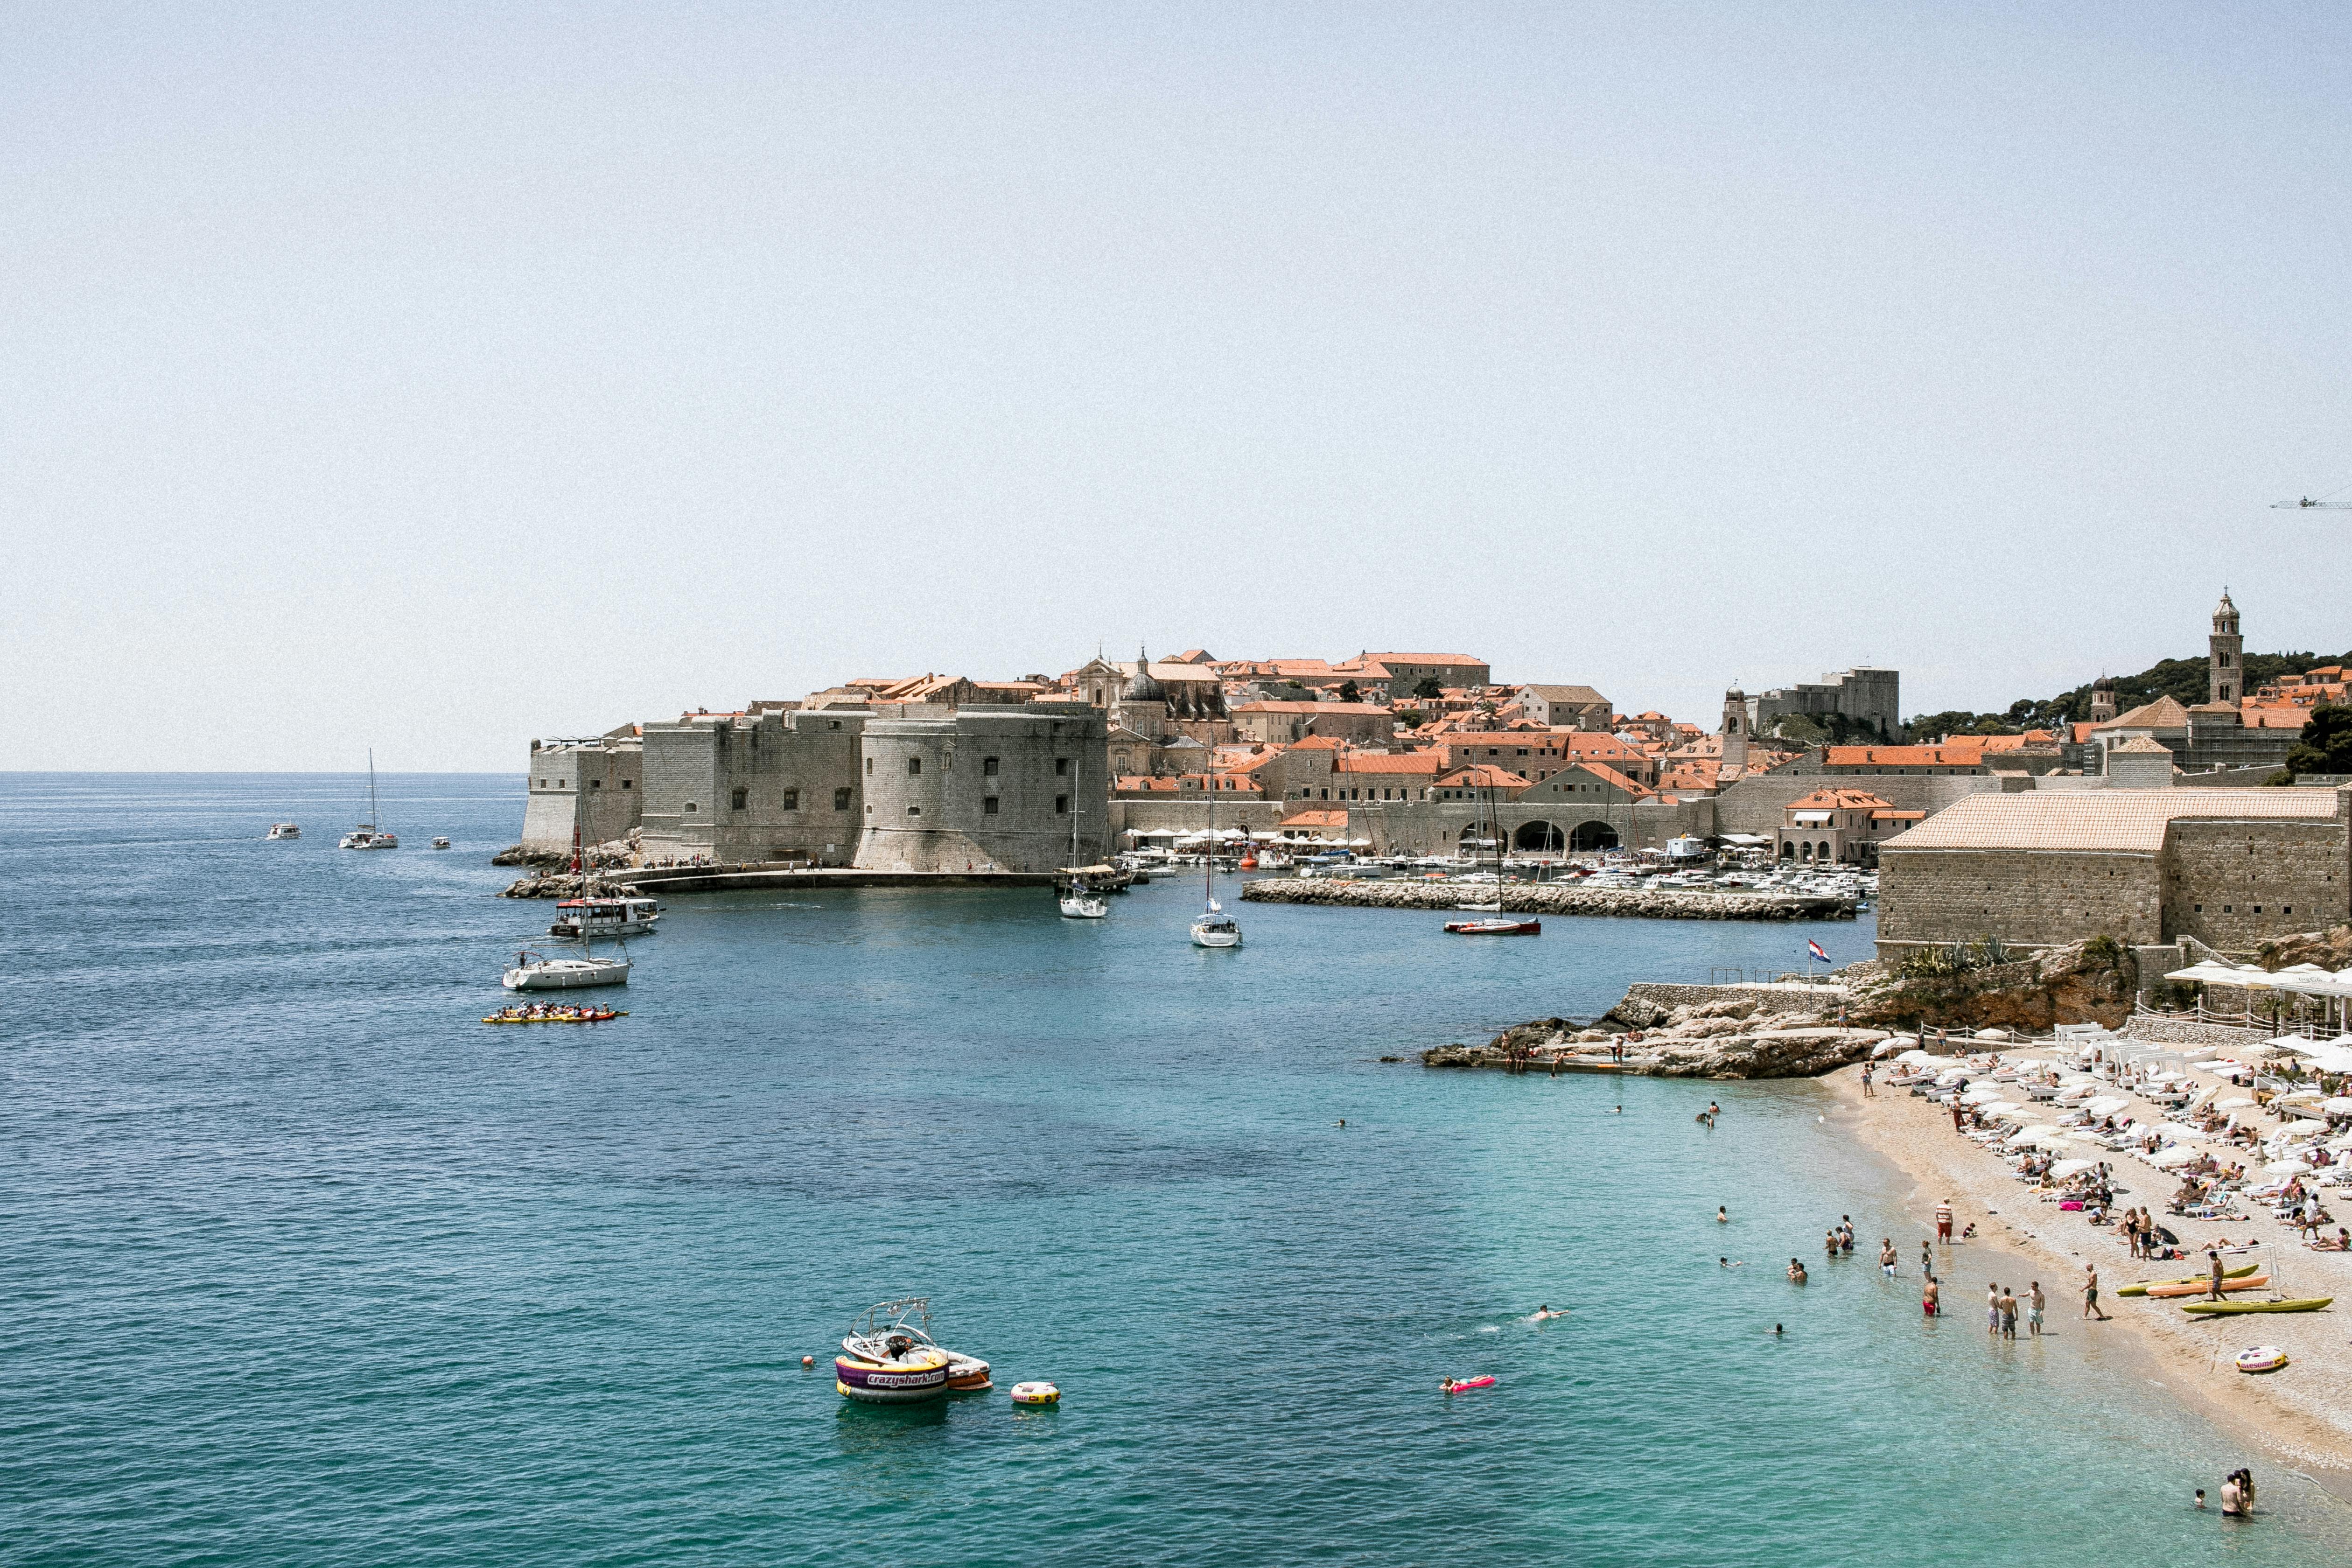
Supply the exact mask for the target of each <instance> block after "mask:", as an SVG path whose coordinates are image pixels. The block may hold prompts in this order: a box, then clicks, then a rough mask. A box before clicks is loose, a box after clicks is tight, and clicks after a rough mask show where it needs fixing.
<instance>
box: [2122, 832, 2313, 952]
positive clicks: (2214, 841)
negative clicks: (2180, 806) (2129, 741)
mask: <svg viewBox="0 0 2352 1568" xmlns="http://www.w3.org/2000/svg"><path fill="white" fill-rule="evenodd" d="M2164 890H2165V921H2164V926H2165V930H2164V936H2165V938H2166V939H2167V940H2170V939H2173V938H2176V937H2181V936H2191V937H2195V938H2196V939H2197V940H2199V941H2200V942H2209V943H2210V944H2211V945H2212V946H2214V947H2218V948H2221V949H2223V950H2224V951H2230V952H2242V951H2246V950H2250V949H2252V948H2256V947H2259V946H2261V945H2262V943H2263V942H2266V941H2268V940H2269V939H2271V938H2273V937H2278V936H2286V935H2290V934H2292V933H2294V932H2295V931H2313V930H2316V929H2318V928H2321V927H2325V926H2333V925H2340V924H2342V923H2343V922H2344V921H2345V920H2346V919H2347V917H2352V901H2347V900H2352V858H2347V833H2346V827H2345V825H2344V823H2342V822H2341V821H2336V822H2314V821H2309V820H2304V821H2291V820H2290V821H2281V820H2274V819H2265V820H2258V821H2245V822H2221V821H2196V820H2191V819H2188V818H2182V819H2179V820H2176V821H2175V822H2174V823H2173V824H2172V829H2171V832H2170V833H2169V834H2168V837H2167V840H2166V845H2165V889H2164Z"/></svg>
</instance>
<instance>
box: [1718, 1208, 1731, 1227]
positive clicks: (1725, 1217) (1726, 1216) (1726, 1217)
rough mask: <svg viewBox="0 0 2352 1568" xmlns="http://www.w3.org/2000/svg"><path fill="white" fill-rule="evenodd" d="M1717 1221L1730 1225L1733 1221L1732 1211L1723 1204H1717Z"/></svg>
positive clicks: (1720, 1223) (1719, 1223)
mask: <svg viewBox="0 0 2352 1568" xmlns="http://www.w3.org/2000/svg"><path fill="white" fill-rule="evenodd" d="M1715 1223H1716V1224H1717V1225H1729V1224H1730V1223H1731V1215H1730V1213H1729V1212H1728V1211H1727V1209H1726V1208H1725V1207H1724V1205H1721V1204H1717V1205H1715Z"/></svg>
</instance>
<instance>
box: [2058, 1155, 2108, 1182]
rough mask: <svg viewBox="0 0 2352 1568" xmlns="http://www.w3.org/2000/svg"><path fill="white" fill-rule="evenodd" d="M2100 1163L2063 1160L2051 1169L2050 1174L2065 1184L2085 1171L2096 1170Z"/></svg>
mask: <svg viewBox="0 0 2352 1568" xmlns="http://www.w3.org/2000/svg"><path fill="white" fill-rule="evenodd" d="M2097 1166H2098V1162H2097V1161H2096V1160H2061V1161H2059V1162H2058V1163H2056V1164H2054V1165H2053V1166H2051V1167H2050V1173H2051V1175H2052V1176H2053V1177H2055V1178H2056V1179H2058V1180H2059V1181H2062V1182H2063V1181H2064V1180H2065V1179H2066V1178H2067V1177H2069V1176H2079V1175H2081V1174H2082V1173H2084V1172H2085V1171H2089V1170H2095V1169H2096V1168H2097Z"/></svg>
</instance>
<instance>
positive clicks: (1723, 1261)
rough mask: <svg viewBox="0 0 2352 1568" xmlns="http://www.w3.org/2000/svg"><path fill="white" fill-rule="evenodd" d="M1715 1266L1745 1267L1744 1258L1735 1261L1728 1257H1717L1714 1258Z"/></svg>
mask: <svg viewBox="0 0 2352 1568" xmlns="http://www.w3.org/2000/svg"><path fill="white" fill-rule="evenodd" d="M1715 1266H1716V1267H1717V1268H1745V1267H1746V1266H1747V1264H1746V1260H1745V1259H1742V1260H1741V1261H1739V1262H1737V1263H1735V1262H1733V1261H1732V1260H1731V1259H1730V1258H1717V1259H1716V1260H1715Z"/></svg>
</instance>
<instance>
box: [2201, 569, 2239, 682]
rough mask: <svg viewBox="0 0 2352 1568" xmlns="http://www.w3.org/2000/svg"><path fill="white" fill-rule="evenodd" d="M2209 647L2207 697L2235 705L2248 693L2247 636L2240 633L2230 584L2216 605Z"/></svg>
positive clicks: (2206, 677) (2222, 592)
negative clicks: (2246, 667) (2231, 599)
mask: <svg viewBox="0 0 2352 1568" xmlns="http://www.w3.org/2000/svg"><path fill="white" fill-rule="evenodd" d="M2207 647H2208V648H2209V649H2210V651H2209V653H2208V654H2207V660H2206V671H2205V688H2206V697H2205V700H2207V701H2209V702H2227V703H2230V704H2231V706H2233V707H2234V706H2235V705H2236V704H2237V700H2238V699H2239V698H2241V697H2243V696H2244V695H2245V694H2246V671H2245V654H2246V639H2245V638H2244V637H2240V636H2239V635H2238V606H2237V605H2233V604H2231V603H2230V590H2228V589H2227V588H2224V589H2222V590H2221V603H2220V604H2219V605H2214V606H2213V636H2212V637H2211V639H2210V642H2209V643H2208V644H2207Z"/></svg>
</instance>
